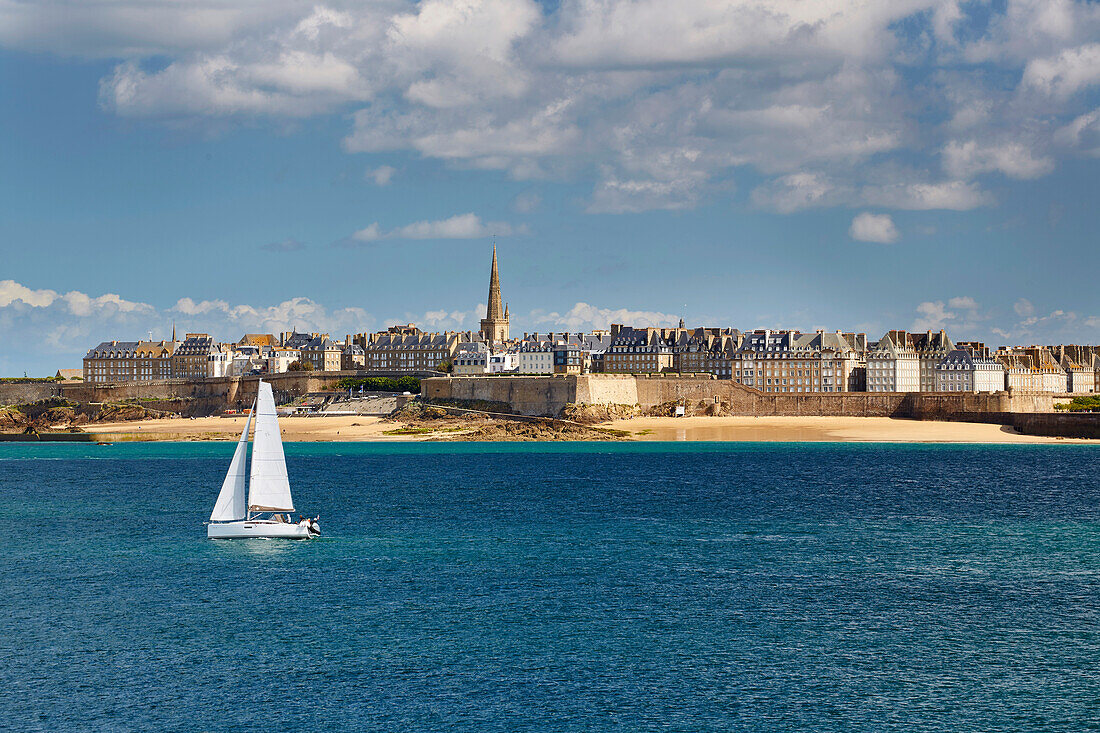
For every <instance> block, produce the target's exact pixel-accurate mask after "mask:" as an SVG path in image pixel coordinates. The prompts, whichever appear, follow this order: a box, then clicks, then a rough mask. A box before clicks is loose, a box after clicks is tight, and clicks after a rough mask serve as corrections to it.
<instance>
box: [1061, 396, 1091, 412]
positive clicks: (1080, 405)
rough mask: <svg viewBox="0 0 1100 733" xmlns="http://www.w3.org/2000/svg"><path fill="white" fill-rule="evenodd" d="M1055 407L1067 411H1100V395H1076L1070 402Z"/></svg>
mask: <svg viewBox="0 0 1100 733" xmlns="http://www.w3.org/2000/svg"><path fill="white" fill-rule="evenodd" d="M1054 409H1055V410H1065V411H1066V412H1100V395H1089V396H1088V397H1074V398H1073V399H1072V400H1070V401H1069V402H1068V403H1064V404H1060V405H1055V406H1054Z"/></svg>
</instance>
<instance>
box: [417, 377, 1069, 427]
mask: <svg viewBox="0 0 1100 733" xmlns="http://www.w3.org/2000/svg"><path fill="white" fill-rule="evenodd" d="M421 389H422V391H423V394H424V396H425V397H428V398H432V399H444V400H448V399H449V400H460V401H479V402H494V403H503V404H506V405H507V406H508V408H509V409H511V410H512V411H513V412H517V413H520V414H523V415H548V416H557V415H559V414H560V413H561V411H562V409H563V408H564V407H565V406H566V405H567V404H570V403H578V404H589V405H628V406H637V407H638V408H640V409H642V410H647V409H651V408H654V407H658V406H661V405H670V404H672V403H677V402H684V403H687V404H688V405H691V406H698V405H700V404H705V405H708V406H709V405H717V406H718V408H716V409H718V411H719V412H720V413H721V414H724V415H783V416H797V415H807V416H809V415H837V416H858V417H905V418H916V419H921V420H960V419H961V420H965V419H968V417H967V416H971V415H979V414H998V415H999V414H1004V413H1033V412H1051V411H1052V410H1053V409H1054V406H1053V402H1054V399H1053V396H1052V395H1049V394H1046V395H1044V394H1025V395H1014V394H1008V393H995V394H963V393H883V392H874V393H871V392H840V393H837V394H786V393H765V392H760V391H759V390H756V389H752V388H750V387H745V386H743V385H740V384H737V383H736V382H733V381H730V380H728V379H713V378H708V377H699V376H680V375H660V376H656V375H655V376H633V375H623V374H582V375H579V376H568V377H561V376H553V377H549V376H547V377H537V376H530V377H499V376H491V377H480V376H474V377H450V378H447V377H441V378H435V379H426V380H423V381H422V382H421Z"/></svg>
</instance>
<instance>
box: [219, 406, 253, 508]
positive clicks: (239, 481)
mask: <svg viewBox="0 0 1100 733" xmlns="http://www.w3.org/2000/svg"><path fill="white" fill-rule="evenodd" d="M252 411H253V412H255V411H256V408H255V406H253V408H252ZM251 427H252V415H251V413H250V414H249V415H248V420H247V421H245V424H244V432H243V433H241V439H240V440H239V441H237V450H235V451H233V460H232V461H231V462H230V464H229V471H227V472H226V474H225V481H223V482H222V490H221V493H219V494H218V501H217V502H216V503H215V504H214V511H213V512H211V513H210V521H211V522H233V521H236V520H238V519H244V518H245V486H244V474H245V456H246V454H247V453H248V431H249V430H250V429H251Z"/></svg>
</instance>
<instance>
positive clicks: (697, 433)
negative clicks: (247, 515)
mask: <svg viewBox="0 0 1100 733" xmlns="http://www.w3.org/2000/svg"><path fill="white" fill-rule="evenodd" d="M244 420H245V418H244V417H232V418H228V417H204V418H197V419H194V420H189V419H175V420H143V421H141V422H122V423H105V424H102V425H89V426H87V427H86V430H87V431H88V432H89V433H95V434H101V435H104V436H105V437H107V438H108V439H116V440H117V439H120V438H123V439H138V440H236V439H237V438H238V437H239V436H240V434H241V430H242V429H243V428H244ZM279 425H280V426H281V428H282V434H283V440H288V441H318V440H320V441H409V440H414V441H415V440H427V439H430V438H433V437H451V438H455V437H459V436H460V434H459V433H456V432H454V429H453V428H451V430H450V431H441V432H439V433H422V434H412V435H386V433H387V432H392V431H395V430H400V429H401V428H402V425H401V424H400V423H393V422H387V421H384V420H383V419H382V418H379V417H359V416H344V415H341V416H334V417H283V418H279ZM598 427H601V428H612V429H615V430H624V431H627V432H629V433H630V434H631V436H630V437H631V439H634V440H677V441H679V440H718V441H882V442H901V443H1069V442H1077V443H1098V444H1100V441H1089V440H1073V439H1068V438H1067V439H1063V438H1050V437H1044V436H1035V435H1020V434H1018V433H1016V432H1014V431H1012V430H1011V429H1009V428H1004V427H1001V426H1000V425H990V424H986V423H964V422H935V421H921V420H898V419H893V418H888V417H637V418H633V419H629V420H615V421H613V422H608V423H603V424H601V425H599V426H598ZM124 436H125V437H124Z"/></svg>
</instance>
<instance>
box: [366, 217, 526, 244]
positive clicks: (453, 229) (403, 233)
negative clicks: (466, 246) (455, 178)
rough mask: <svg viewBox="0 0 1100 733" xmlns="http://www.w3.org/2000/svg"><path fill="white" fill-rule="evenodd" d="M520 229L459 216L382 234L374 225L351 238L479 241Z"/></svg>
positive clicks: (507, 234) (378, 227)
mask: <svg viewBox="0 0 1100 733" xmlns="http://www.w3.org/2000/svg"><path fill="white" fill-rule="evenodd" d="M518 231H519V230H517V229H516V228H514V227H512V225H510V224H508V223H506V222H502V221H486V222H483V221H481V219H480V217H478V216H477V214H473V213H469V214H458V215H456V216H452V217H450V218H449V219H440V220H438V221H418V222H414V223H412V224H406V225H405V226H403V227H398V228H397V229H391V230H390V231H387V232H384V231H382V228H381V227H380V226H379V225H378V222H374V223H373V224H371V225H370V226H367V227H364V228H363V229H360V230H359V231H357V232H355V234H353V235H352V239H353V240H355V241H358V242H376V241H378V240H380V239H479V238H482V237H489V236H493V235H497V236H502V237H503V236H509V235H511V234H515V233H517V232H518Z"/></svg>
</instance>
